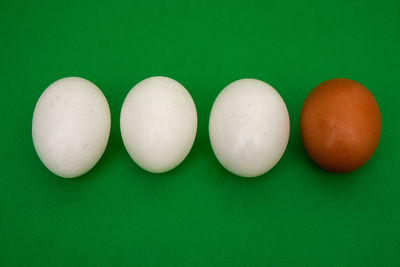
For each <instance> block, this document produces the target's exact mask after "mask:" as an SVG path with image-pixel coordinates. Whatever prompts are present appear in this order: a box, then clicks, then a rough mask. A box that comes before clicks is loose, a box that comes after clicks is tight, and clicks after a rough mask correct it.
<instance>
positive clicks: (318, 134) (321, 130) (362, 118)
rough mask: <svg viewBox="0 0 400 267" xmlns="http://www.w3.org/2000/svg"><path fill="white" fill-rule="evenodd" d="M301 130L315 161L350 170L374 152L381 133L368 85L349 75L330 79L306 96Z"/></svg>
mask: <svg viewBox="0 0 400 267" xmlns="http://www.w3.org/2000/svg"><path fill="white" fill-rule="evenodd" d="M300 131H301V137H302V139H303V143H304V146H305V148H306V150H307V152H308V154H309V155H310V157H311V159H312V160H313V161H314V162H315V163H316V164H317V165H319V166H320V167H321V168H323V169H326V170H328V171H332V172H350V171H354V170H356V169H358V168H360V167H361V166H362V165H364V164H365V163H366V162H367V161H368V160H369V159H370V158H371V156H372V154H374V152H375V149H376V147H377V145H378V142H379V137H380V134H381V113H380V111H379V107H378V104H377V103H376V100H375V98H374V97H373V95H372V94H371V93H370V92H369V91H368V90H367V88H365V87H364V86H362V85H361V84H359V83H358V82H355V81H352V80H349V79H332V80H328V81H325V82H323V83H321V84H319V85H317V86H316V87H315V88H314V89H313V90H312V91H311V92H310V94H309V95H308V96H307V98H306V100H305V101H304V103H303V107H302V109H301V113H300Z"/></svg>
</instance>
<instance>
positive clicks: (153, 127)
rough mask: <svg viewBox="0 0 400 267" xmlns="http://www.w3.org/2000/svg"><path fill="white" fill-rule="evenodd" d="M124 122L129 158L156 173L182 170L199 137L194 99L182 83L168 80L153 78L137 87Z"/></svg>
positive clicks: (123, 113) (129, 98)
mask: <svg viewBox="0 0 400 267" xmlns="http://www.w3.org/2000/svg"><path fill="white" fill-rule="evenodd" d="M120 119H121V120H120V124H121V134H122V139H123V142H124V145H125V148H126V150H127V151H128V153H129V155H130V156H131V158H132V159H133V160H134V161H135V162H136V163H137V164H138V165H139V166H140V167H142V168H143V169H145V170H147V171H150V172H154V173H161V172H166V171H168V170H171V169H173V168H175V167H176V166H178V165H179V164H180V163H181V162H182V161H183V160H184V159H185V157H186V156H187V155H188V153H189V151H190V149H191V148H192V145H193V142H194V139H195V136H196V130H197V112H196V107H195V105H194V102H193V99H192V97H191V96H190V94H189V92H188V91H187V90H186V89H185V88H184V87H183V86H182V85H181V84H180V83H178V82H177V81H175V80H172V79H170V78H167V77H160V76H156V77H150V78H147V79H145V80H143V81H141V82H140V83H138V84H137V85H135V86H134V87H133V88H132V89H131V91H130V92H129V93H128V95H127V96H126V98H125V101H124V104H123V106H122V110H121V118H120Z"/></svg>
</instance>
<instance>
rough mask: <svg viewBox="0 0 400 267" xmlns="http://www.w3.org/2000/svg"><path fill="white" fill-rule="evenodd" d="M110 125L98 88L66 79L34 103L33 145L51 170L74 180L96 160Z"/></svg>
mask: <svg viewBox="0 0 400 267" xmlns="http://www.w3.org/2000/svg"><path fill="white" fill-rule="evenodd" d="M110 125H111V116H110V109H109V107H108V103H107V100H106V98H105V97H104V95H103V93H102V92H101V91H100V89H99V88H97V86H96V85H94V84H93V83H91V82H90V81H88V80H85V79H83V78H79V77H67V78H63V79H60V80H58V81H55V82H54V83H52V84H51V85H50V86H49V87H47V89H46V90H45V91H44V92H43V93H42V95H41V96H40V98H39V100H38V101H37V103H36V107H35V111H34V113H33V120H32V138H33V144H34V146H35V149H36V152H37V154H38V155H39V158H40V159H41V161H42V162H43V164H44V165H45V166H46V167H47V168H48V169H49V170H50V171H52V172H53V173H55V174H57V175H59V176H61V177H64V178H74V177H77V176H80V175H82V174H84V173H86V172H87V171H89V170H90V169H91V168H92V167H93V166H94V165H95V164H96V163H97V162H98V161H99V159H100V157H101V156H102V155H103V152H104V150H105V148H106V146H107V142H108V137H109V133H110Z"/></svg>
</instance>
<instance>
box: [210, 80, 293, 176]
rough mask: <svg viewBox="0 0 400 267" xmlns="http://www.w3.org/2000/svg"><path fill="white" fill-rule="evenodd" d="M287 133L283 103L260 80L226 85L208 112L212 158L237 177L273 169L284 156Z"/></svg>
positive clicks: (273, 91) (276, 93)
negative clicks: (213, 155)
mask: <svg viewBox="0 0 400 267" xmlns="http://www.w3.org/2000/svg"><path fill="white" fill-rule="evenodd" d="M289 132H290V121H289V114H288V110H287V108H286V105H285V102H284V101H283V99H282V97H281V96H280V95H279V93H278V92H277V91H276V90H275V89H274V88H273V87H271V86H270V85H269V84H267V83H265V82H263V81H260V80H256V79H241V80H237V81H235V82H233V83H231V84H229V85H228V86H226V87H225V88H224V89H223V90H222V91H221V92H220V93H219V95H218V96H217V98H216V100H215V102H214V104H213V106H212V109H211V114H210V120H209V135H210V141H211V146H212V149H213V151H214V154H215V156H216V157H217V159H218V161H219V162H220V163H221V165H222V166H223V167H225V168H226V169H227V170H228V171H230V172H232V173H233V174H236V175H238V176H242V177H256V176H260V175H262V174H264V173H266V172H268V171H269V170H270V169H271V168H273V167H274V166H275V164H277V162H278V161H279V160H280V158H281V157H282V155H283V154H284V152H285V149H286V146H287V144H288V140H289Z"/></svg>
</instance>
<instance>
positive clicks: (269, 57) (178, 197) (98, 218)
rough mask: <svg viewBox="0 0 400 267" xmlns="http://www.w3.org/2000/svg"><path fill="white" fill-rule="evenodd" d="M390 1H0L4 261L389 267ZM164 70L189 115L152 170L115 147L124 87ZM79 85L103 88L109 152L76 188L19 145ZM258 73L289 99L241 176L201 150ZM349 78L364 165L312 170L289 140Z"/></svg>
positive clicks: (397, 185) (393, 85)
mask: <svg viewBox="0 0 400 267" xmlns="http://www.w3.org/2000/svg"><path fill="white" fill-rule="evenodd" d="M399 60H400V2H399V1H344V0H341V1H261V0H253V1H237V0H234V1H201V2H197V1H196V2H195V1H175V0H171V1H126V2H123V1H109V2H108V1H65V2H56V1H1V3H0V86H1V87H0V88H1V114H2V119H1V120H2V121H1V131H0V132H1V136H0V137H1V138H0V140H1V143H2V146H1V150H0V151H1V152H0V153H1V174H0V265H1V266H72V265H75V266H127V265H129V266H399V265H400V163H399V162H400V154H399V152H400V143H399V133H400V120H399V112H398V109H399V104H400V102H399V101H400V93H399V90H400V89H399V77H400V63H399ZM154 75H164V76H169V77H171V78H173V79H176V80H177V81H179V82H180V83H182V84H183V85H184V86H185V87H186V88H187V89H188V91H189V92H190V93H191V95H192V96H193V99H194V101H195V103H196V106H197V111H198V132H197V137H196V141H195V143H194V146H193V149H192V150H191V152H190V154H189V155H188V157H187V158H186V160H185V161H184V162H183V163H182V164H181V165H180V166H179V167H177V168H176V169H174V170H172V171H170V172H168V173H164V174H151V173H148V172H146V171H144V170H142V169H140V168H139V167H138V166H137V165H136V164H135V163H134V162H133V161H132V160H131V159H130V157H129V155H128V153H127V152H126V151H125V149H124V147H123V144H122V140H121V136H120V131H119V114H120V108H121V105H122V102H123V100H124V97H125V96H126V94H127V93H128V91H129V90H130V89H131V88H132V87H133V86H134V85H135V84H136V83H138V82H139V81H141V80H143V79H144V78H147V77H150V76H154ZM65 76H80V77H84V78H86V79H89V80H90V81H92V82H94V83H95V84H96V85H97V86H98V87H99V88H100V89H101V90H102V91H103V93H104V94H105V96H106V97H107V99H108V101H109V105H110V108H111V113H112V129H111V135H110V140H109V144H108V147H107V149H106V151H105V153H104V155H103V157H102V159H101V160H100V161H99V163H98V164H97V165H96V166H95V168H94V169H92V170H91V171H90V172H89V173H87V174H86V175H84V176H82V177H80V178H77V179H62V178H59V177H57V176H55V175H53V174H52V173H51V172H49V171H48V170H47V169H46V168H45V167H44V165H43V164H42V163H41V162H40V160H39V158H38V157H37V155H36V153H35V150H34V148H33V145H32V140H31V120H32V114H33V110H34V106H35V103H36V101H37V99H38V98H39V96H40V94H41V93H42V91H43V90H44V89H45V88H46V87H47V86H48V85H49V84H50V83H52V82H53V81H55V80H57V79H59V78H62V77H65ZM246 77H248V78H258V79H261V80H264V81H266V82H268V83H269V84H271V85H272V86H273V87H275V88H276V89H277V90H278V92H279V93H280V94H281V95H282V97H283V99H284V100H285V101H286V104H287V107H288V109H289V114H290V118H291V135H290V140H289V144H288V147H287V150H286V153H285V154H284V156H283V157H282V159H281V161H280V162H279V163H278V164H277V165H276V166H275V168H273V169H272V170H271V171H270V172H268V173H267V174H265V175H263V176H262V177H259V178H256V179H244V178H240V177H237V176H234V175H232V174H230V173H229V172H228V171H226V170H224V169H223V168H222V167H221V166H220V165H219V163H218V161H217V160H216V158H215V156H214V155H213V152H212V149H211V146H210V142H209V138H208V117H209V112H210V110H211V106H212V104H213V101H214V99H215V98H216V96H217V94H218V93H219V92H220V90H222V88H224V87H225V86H226V85H227V84H228V83H230V82H232V81H234V80H236V79H239V78H246ZM336 77H344V78H350V79H353V80H356V81H358V82H360V83H362V84H363V85H365V86H366V87H367V88H369V89H370V91H371V92H372V93H373V95H374V96H375V98H376V99H377V101H378V104H379V106H380V109H381V113H382V120H383V127H382V135H381V140H380V144H379V146H378V149H377V151H376V153H375V154H374V156H373V157H372V159H371V160H370V161H369V162H368V163H367V164H366V165H365V166H363V167H362V168H361V169H359V170H357V171H355V172H353V173H348V174H332V173H328V172H325V171H323V170H321V169H319V168H318V167H316V166H315V165H314V164H313V163H312V161H311V160H310V159H309V157H308V156H307V154H306V152H305V150H304V149H303V146H302V142H301V138H300V134H299V113H300V109H301V105H302V102H303V100H304V99H305V97H306V96H307V94H308V93H309V92H310V90H311V89H312V88H313V87H314V86H316V85H317V84H318V83H320V82H322V81H324V80H327V79H330V78H336Z"/></svg>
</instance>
